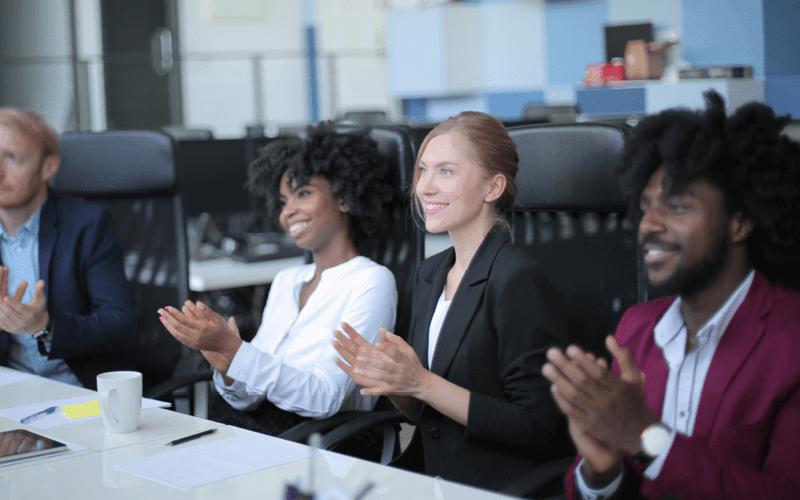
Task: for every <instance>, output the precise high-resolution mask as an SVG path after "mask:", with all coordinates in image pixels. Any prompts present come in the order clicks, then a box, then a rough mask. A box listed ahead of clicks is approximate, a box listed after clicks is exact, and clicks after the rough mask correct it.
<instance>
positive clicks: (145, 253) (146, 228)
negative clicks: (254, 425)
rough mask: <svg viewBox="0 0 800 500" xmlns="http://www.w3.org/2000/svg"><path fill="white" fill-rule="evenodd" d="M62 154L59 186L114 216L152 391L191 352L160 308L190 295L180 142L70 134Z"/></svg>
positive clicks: (152, 135) (135, 134)
mask: <svg viewBox="0 0 800 500" xmlns="http://www.w3.org/2000/svg"><path fill="white" fill-rule="evenodd" d="M60 156H61V167H60V168H59V170H58V173H57V174H56V176H55V177H54V178H53V180H52V181H51V186H52V187H53V189H55V190H57V191H61V192H67V193H70V194H73V195H76V196H80V197H82V198H86V199H88V200H91V201H94V202H96V203H99V204H101V205H103V206H105V207H106V208H108V209H109V211H110V212H111V215H112V216H113V218H114V223H115V225H116V229H117V232H118V234H119V239H120V243H121V246H122V249H123V259H124V260H123V264H124V267H125V277H126V278H127V280H128V284H129V286H130V289H131V296H132V297H133V304H134V310H135V312H136V320H137V321H138V324H139V350H138V352H137V361H136V365H137V369H138V370H139V371H141V372H142V374H143V375H144V385H145V390H147V389H148V388H150V387H151V386H153V385H155V384H157V383H158V382H161V381H163V380H166V379H168V378H170V377H172V376H173V375H174V374H175V373H176V367H177V366H178V364H179V361H180V360H181V359H183V358H182V355H183V353H184V349H182V346H181V344H180V343H179V342H178V341H177V340H175V339H174V338H173V337H172V336H171V335H170V334H169V332H167V331H166V329H165V328H164V326H163V325H162V324H161V323H160V322H159V321H158V314H157V313H156V310H157V309H158V308H159V307H163V306H165V305H168V304H173V305H179V304H183V302H184V301H185V300H187V299H188V298H189V272H188V259H187V246H186V228H185V224H184V216H183V203H182V200H181V195H180V190H179V189H178V182H177V175H176V170H175V162H174V156H173V142H172V139H171V138H170V137H169V136H167V135H164V134H161V133H158V132H142V131H120V132H102V133H76V134H64V135H62V136H61V141H60ZM186 362H188V361H186ZM178 370H179V371H180V370H184V371H187V372H190V371H192V370H191V367H180V368H178ZM175 403H176V409H179V410H180V411H183V412H185V413H188V408H177V407H178V406H180V405H181V403H179V402H178V401H176V402H175Z"/></svg>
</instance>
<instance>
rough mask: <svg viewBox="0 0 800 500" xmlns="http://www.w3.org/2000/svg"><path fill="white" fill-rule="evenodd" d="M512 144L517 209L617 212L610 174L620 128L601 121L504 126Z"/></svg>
mask: <svg viewBox="0 0 800 500" xmlns="http://www.w3.org/2000/svg"><path fill="white" fill-rule="evenodd" d="M508 133H509V134H510V135H511V139H512V140H513V141H514V142H515V143H516V144H517V154H518V155H519V172H518V173H517V177H516V185H517V205H516V207H515V208H517V209H521V210H544V211H580V212H584V211H588V212H623V211H625V210H626V208H627V205H626V203H625V198H624V196H623V195H622V191H621V190H620V186H619V180H618V179H617V177H616V176H615V175H614V174H613V170H614V169H615V168H616V167H617V165H618V164H619V161H620V156H621V154H622V149H623V146H624V143H625V137H626V129H625V128H624V127H622V126H617V125H610V124H601V123H577V124H560V125H525V126H521V127H513V128H510V129H509V130H508Z"/></svg>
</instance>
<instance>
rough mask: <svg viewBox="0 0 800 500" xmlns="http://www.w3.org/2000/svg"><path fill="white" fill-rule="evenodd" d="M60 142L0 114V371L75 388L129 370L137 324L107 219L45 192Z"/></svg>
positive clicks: (31, 120)
mask: <svg viewBox="0 0 800 500" xmlns="http://www.w3.org/2000/svg"><path fill="white" fill-rule="evenodd" d="M59 164H60V160H59V156H58V134H57V133H56V132H55V131H54V130H53V129H52V128H51V127H49V126H48V125H47V124H46V123H45V122H44V120H43V119H42V118H41V117H40V116H38V115H36V114H34V113H30V112H28V111H23V110H17V109H10V108H6V109H0V223H2V224H1V225H0V263H1V264H2V265H0V364H3V365H6V366H10V367H12V368H15V369H17V370H21V371H27V372H31V373H34V374H37V375H40V376H44V377H48V378H52V379H55V380H59V381H62V382H66V383H70V384H73V385H82V386H85V387H89V388H95V387H96V381H95V377H96V376H97V374H98V373H102V372H104V371H109V370H117V369H127V368H132V367H133V355H134V351H135V348H136V344H137V328H136V318H135V316H134V312H133V304H132V301H131V296H130V291H129V289H128V284H127V282H126V280H125V273H124V271H123V267H122V251H121V249H120V245H119V241H118V238H117V234H116V231H115V229H114V224H113V221H112V219H111V215H110V214H109V213H108V211H107V210H105V209H104V208H102V207H100V206H98V205H94V204H91V203H88V202H85V201H82V200H78V199H76V198H73V197H70V196H67V195H63V194H58V193H55V192H54V191H51V190H49V189H48V187H47V181H48V180H49V179H50V178H52V177H53V175H55V173H56V171H57V170H58V167H59Z"/></svg>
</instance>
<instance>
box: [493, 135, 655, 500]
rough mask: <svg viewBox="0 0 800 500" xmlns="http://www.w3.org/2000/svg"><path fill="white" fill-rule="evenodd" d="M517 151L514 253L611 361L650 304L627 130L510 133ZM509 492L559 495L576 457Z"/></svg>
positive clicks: (578, 338)
mask: <svg viewBox="0 0 800 500" xmlns="http://www.w3.org/2000/svg"><path fill="white" fill-rule="evenodd" d="M509 134H510V135H511V138H512V139H513V140H514V142H515V143H516V144H517V152H518V154H519V157H520V169H519V173H518V174H517V179H516V183H517V206H516V207H515V209H514V210H513V211H512V213H511V217H510V218H509V222H510V225H511V231H512V238H513V243H514V245H516V246H518V247H520V248H522V249H524V250H526V251H528V252H529V253H530V254H531V255H532V256H533V257H534V259H535V260H536V261H537V263H538V264H539V265H540V266H541V267H542V268H543V269H544V271H545V273H546V274H547V275H548V277H549V278H550V280H551V281H552V282H553V284H554V286H555V288H556V290H557V291H558V293H559V295H560V297H561V299H562V301H563V303H564V306H565V309H566V311H567V312H568V318H567V321H568V325H569V329H570V335H571V340H572V342H573V343H576V344H578V345H580V346H582V347H583V348H584V349H587V350H589V351H591V352H594V353H595V354H598V355H603V356H604V357H606V358H608V353H607V351H606V349H605V346H604V339H605V337H606V336H607V335H608V334H610V333H613V332H614V330H615V328H616V325H617V323H618V322H619V320H620V318H621V317H622V314H623V313H624V312H625V311H626V310H627V309H628V308H629V307H631V306H633V305H635V304H637V303H639V302H642V301H645V300H646V299H647V297H646V288H645V281H644V273H643V267H642V264H641V261H640V257H639V252H638V251H637V232H636V227H635V225H634V223H633V222H632V221H631V220H630V219H629V218H627V217H626V210H627V204H626V201H625V199H624V197H623V195H622V193H621V191H620V187H619V181H618V179H617V178H616V176H614V175H613V173H612V172H613V170H614V168H615V167H616V166H617V164H618V162H619V159H620V155H621V153H622V148H623V145H624V142H625V137H626V135H627V127H625V126H621V125H613V124H602V123H579V124H563V125H555V124H553V125H534V126H522V127H514V128H511V129H509ZM564 452H565V453H564V454H566V456H565V457H564V458H562V459H560V460H557V461H555V462H551V463H549V464H545V465H543V466H541V467H539V468H537V469H535V470H533V471H531V473H530V474H528V475H526V476H524V477H522V478H519V479H518V480H516V481H514V482H513V483H511V484H509V485H508V486H507V488H506V489H505V490H504V492H505V493H508V494H511V495H515V496H526V497H527V496H538V495H539V494H542V492H547V493H548V494H551V493H553V490H557V491H563V489H562V488H563V477H564V473H565V472H566V470H567V469H568V468H569V467H570V466H571V465H572V463H573V462H574V451H573V450H568V449H565V450H564Z"/></svg>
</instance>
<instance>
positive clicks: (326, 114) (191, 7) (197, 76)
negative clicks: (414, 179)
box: [178, 0, 393, 137]
mask: <svg viewBox="0 0 800 500" xmlns="http://www.w3.org/2000/svg"><path fill="white" fill-rule="evenodd" d="M304 14H305V12H304V8H303V3H302V2H299V1H297V0H238V1H236V2H232V1H230V0H179V1H178V23H179V30H180V41H181V45H180V51H181V55H182V61H183V62H182V66H181V70H182V75H181V78H182V81H183V106H184V120H185V125H186V126H187V127H197V128H207V129H211V130H213V131H214V133H215V136H217V137H240V136H242V135H243V134H244V132H245V127H246V126H247V125H251V124H254V123H255V122H256V121H257V118H258V116H259V112H258V110H257V109H256V106H257V98H256V95H255V82H256V78H255V71H259V72H260V75H261V84H262V94H261V100H262V104H263V106H262V109H261V115H262V116H263V118H264V124H266V125H299V124H304V123H307V122H308V121H309V118H310V111H309V107H310V105H309V97H308V80H307V79H308V68H307V59H306V56H305V17H304ZM313 17H315V18H316V22H315V24H316V27H317V50H318V53H319V55H320V59H319V61H318V64H317V75H318V80H319V85H318V95H319V99H320V114H321V116H320V118H322V119H327V118H332V117H334V115H336V114H338V113H341V112H343V111H345V110H353V109H375V108H378V109H387V108H389V107H391V106H392V103H393V99H392V98H391V96H390V94H389V87H388V84H387V78H386V68H385V58H383V57H381V56H378V55H377V54H378V53H379V51H381V50H383V45H384V41H383V39H384V31H385V28H384V26H385V11H384V6H383V3H382V2H380V1H375V0H366V1H359V0H316V2H315V4H314V8H313ZM330 53H333V54H334V55H335V56H336V60H335V63H334V67H335V72H331V67H330V64H329V58H327V57H325V56H326V55H327V54H330ZM256 55H259V56H260V57H261V58H262V60H261V63H260V65H259V66H258V69H256V67H255V66H254V63H253V60H252V58H253V56H256ZM332 76H333V77H334V78H335V80H333V81H331V78H332ZM331 85H332V86H331Z"/></svg>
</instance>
